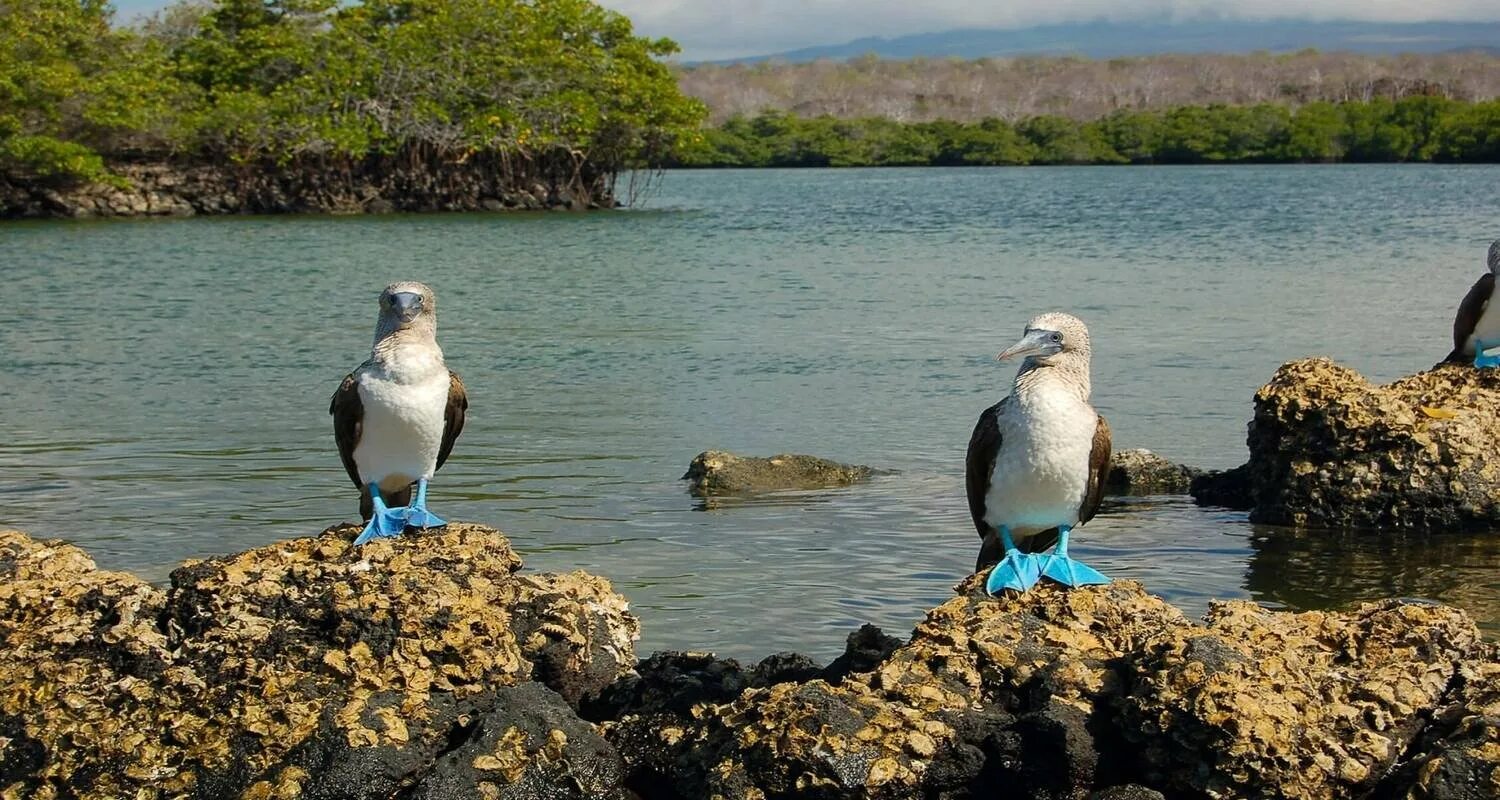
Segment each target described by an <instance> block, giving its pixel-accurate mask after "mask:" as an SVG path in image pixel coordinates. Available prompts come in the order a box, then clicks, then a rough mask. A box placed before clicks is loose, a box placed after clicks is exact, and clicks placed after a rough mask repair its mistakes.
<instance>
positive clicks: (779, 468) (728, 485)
mask: <svg viewBox="0 0 1500 800" xmlns="http://www.w3.org/2000/svg"><path fill="white" fill-rule="evenodd" d="M875 472H876V471H875V470H873V469H871V468H869V467H865V466H860V465H858V464H840V463H838V462H837V461H829V460H828V459H826V458H818V457H817V456H806V455H797V454H795V453H782V454H781V455H775V456H771V457H769V458H759V457H756V456H740V455H735V454H734V453H730V452H727V451H725V450H705V451H703V452H702V453H699V454H698V457H697V458H694V459H693V463H692V464H690V465H689V466H688V470H687V472H686V473H685V474H684V475H683V476H682V479H683V480H686V481H690V483H689V484H688V491H689V492H691V493H692V494H694V495H696V496H699V497H712V496H716V495H734V494H752V493H756V492H772V491H778V490H784V489H828V488H833V487H838V486H848V485H849V484H851V483H857V482H859V481H862V480H864V479H865V478H868V477H870V476H871V475H873V474H875Z"/></svg>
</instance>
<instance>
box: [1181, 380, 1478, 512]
mask: <svg viewBox="0 0 1500 800" xmlns="http://www.w3.org/2000/svg"><path fill="white" fill-rule="evenodd" d="M1248 443H1249V448H1250V460H1249V462H1248V463H1247V464H1246V465H1245V467H1243V468H1242V469H1243V470H1244V472H1243V473H1241V474H1242V476H1243V479H1244V480H1243V482H1242V487H1243V488H1242V490H1241V491H1238V492H1237V493H1236V492H1234V491H1232V489H1233V487H1230V486H1227V485H1226V484H1224V483H1219V484H1209V483H1206V484H1204V485H1203V486H1202V487H1201V491H1198V492H1195V494H1197V495H1200V499H1202V500H1203V502H1217V503H1218V504H1225V505H1235V503H1229V502H1222V501H1223V500H1224V499H1226V498H1227V499H1231V500H1233V499H1235V495H1236V494H1238V499H1239V501H1240V502H1239V503H1238V505H1241V506H1247V507H1249V508H1250V509H1251V513H1250V519H1251V520H1252V521H1254V522H1264V523H1270V524H1281V525H1310V526H1321V527H1384V528H1390V527H1399V528H1429V529H1437V528H1460V527H1461V528H1490V527H1494V526H1495V525H1497V524H1500V459H1496V458H1495V454H1496V453H1500V371H1497V370H1489V369H1486V370H1477V369H1474V368H1473V367H1471V366H1468V365H1464V364H1440V365H1438V366H1436V367H1434V368H1433V369H1431V370H1429V371H1427V372H1421V373H1418V374H1416V375H1412V376H1409V377H1406V378H1402V379H1401V380H1398V381H1395V382H1394V383H1390V384H1386V385H1384V386H1378V385H1375V384H1371V383H1370V382H1369V381H1367V380H1366V379H1365V378H1364V377H1363V376H1362V375H1360V374H1359V373H1357V372H1355V371H1354V370H1352V369H1349V368H1348V367H1345V366H1342V365H1339V364H1336V363H1334V362H1333V361H1330V360H1329V359H1326V358H1311V359H1304V360H1301V361H1293V362H1290V363H1287V364H1285V365H1283V366H1282V367H1281V368H1280V369H1279V370H1277V371H1276V374H1275V376H1273V377H1272V378H1271V381H1270V382H1269V383H1267V384H1266V385H1265V386H1264V387H1262V388H1261V389H1260V391H1258V392H1256V395H1255V418H1254V420H1253V421H1252V422H1251V424H1250V433H1249V437H1248ZM1226 489H1230V490H1231V491H1225V490H1226ZM1215 490H1218V494H1217V497H1218V500H1212V499H1208V498H1209V497H1213V496H1215V495H1213V494H1212V493H1213V492H1214V491H1215Z"/></svg>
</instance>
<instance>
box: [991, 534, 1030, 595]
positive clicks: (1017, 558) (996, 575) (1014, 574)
mask: <svg viewBox="0 0 1500 800" xmlns="http://www.w3.org/2000/svg"><path fill="white" fill-rule="evenodd" d="M1000 542H1001V544H1003V545H1004V546H1005V558H1002V559H1000V563H999V564H996V565H995V568H994V569H992V570H990V576H989V578H987V579H986V580H985V582H984V590H985V591H987V592H989V593H990V594H999V593H1000V592H1002V591H1004V590H1006V589H1015V590H1016V591H1018V592H1024V591H1026V590H1027V589H1030V588H1031V587H1033V586H1035V585H1036V582H1037V581H1038V580H1041V570H1040V568H1039V567H1038V566H1037V563H1036V556H1033V555H1030V554H1029V553H1023V552H1021V551H1020V550H1019V549H1017V548H1016V543H1015V542H1014V541H1012V540H1011V538H1010V528H1007V527H1005V526H1004V525H1001V526H1000Z"/></svg>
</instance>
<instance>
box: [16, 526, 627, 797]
mask: <svg viewBox="0 0 1500 800" xmlns="http://www.w3.org/2000/svg"><path fill="white" fill-rule="evenodd" d="M357 532H358V528H356V527H352V526H349V527H341V528H334V529H330V530H328V531H325V532H324V533H323V535H321V536H318V537H314V538H307V539H295V540H291V541H287V542H280V543H277V544H274V545H270V546H267V547H262V548H257V549H255V550H250V551H246V552H243V553H239V554H235V555H231V556H227V557H223V558H215V559H210V560H207V561H200V562H196V563H190V564H187V565H184V566H183V567H181V568H179V569H178V570H176V571H175V572H174V573H173V574H172V586H171V588H170V589H169V590H168V591H167V592H165V593H163V592H161V591H159V590H156V589H154V588H152V587H150V586H149V585H147V584H145V583H143V582H141V581H139V580H137V579H135V578H132V577H130V576H126V575H119V574H115V573H105V572H100V571H98V570H95V569H94V565H93V563H92V562H91V561H89V559H88V558H87V556H85V555H84V554H83V553H82V552H81V551H79V550H78V549H76V548H73V547H71V546H68V545H58V544H44V543H39V542H36V541H34V540H31V539H29V538H27V537H25V536H24V535H22V534H19V533H14V532H10V533H5V534H0V574H4V575H5V576H6V577H5V579H4V580H0V641H3V643H4V645H5V646H4V652H0V737H4V739H3V740H0V742H3V743H0V747H4V748H5V753H4V755H5V756H6V757H5V758H4V759H0V760H3V763H5V764H6V767H5V768H4V774H3V782H0V789H3V790H5V791H10V790H12V789H14V790H15V792H18V793H19V795H20V796H34V797H45V796H48V795H49V794H56V795H58V796H72V795H77V796H80V797H99V798H115V797H126V796H136V794H137V792H138V791H140V790H144V789H145V788H146V787H150V788H151V789H152V790H155V791H162V792H165V793H166V794H169V795H178V794H181V795H188V796H202V797H225V796H236V795H241V796H245V797H252V798H255V797H265V798H271V797H277V798H280V797H329V798H333V797H341V798H342V797H349V798H361V797H369V798H377V797H379V798H384V797H390V796H392V795H393V794H395V793H396V792H397V791H399V790H404V789H409V788H410V787H411V786H413V785H415V783H416V782H418V781H419V780H420V779H421V777H422V776H423V775H424V774H425V773H426V771H427V770H429V769H430V768H431V765H432V764H433V762H434V761H436V760H437V759H439V758H440V757H441V756H442V755H443V754H444V753H445V752H447V751H449V750H451V749H452V748H453V747H454V746H455V739H456V738H457V739H459V740H461V739H462V737H457V736H456V734H457V733H458V732H461V731H464V730H467V729H469V728H471V727H472V726H473V725H475V724H477V723H478V722H479V721H482V720H484V719H486V718H487V716H488V715H489V714H492V713H496V709H497V704H499V703H500V702H501V698H502V697H505V696H508V695H507V694H506V692H505V689H506V687H512V686H520V685H524V684H526V683H527V682H529V681H532V680H534V679H535V680H538V681H542V682H544V683H545V684H547V685H548V686H551V687H553V688H554V689H556V690H557V691H559V692H562V693H563V694H564V695H565V696H572V697H575V698H576V697H581V696H582V695H583V694H586V693H588V692H590V691H597V690H599V689H600V688H602V687H603V686H605V685H607V684H609V683H611V682H613V681H614V680H615V679H616V678H617V677H619V676H620V675H621V674H623V673H624V672H626V671H628V670H629V669H630V667H631V666H632V665H633V663H634V652H633V650H634V648H633V639H634V637H635V635H636V632H637V630H638V628H637V623H636V621H635V619H634V618H633V617H632V616H631V615H630V614H629V613H628V612H627V611H626V606H625V602H624V600H623V598H620V597H619V596H618V595H615V594H614V593H613V591H612V590H611V589H610V588H609V585H608V583H606V582H605V581H603V580H602V579H599V578H594V577H592V576H587V575H582V574H574V575H542V576H524V575H518V574H517V571H518V570H519V569H520V566H521V561H520V559H519V558H517V557H516V555H515V553H514V552H513V551H512V550H511V549H510V546H509V544H508V542H507V541H506V540H505V537H504V536H502V535H501V534H500V533H499V532H498V531H495V530H493V529H491V528H485V527H482V526H478V525H464V524H454V525H449V526H447V527H446V528H442V529H439V530H436V531H433V532H430V533H426V534H407V535H404V536H401V537H397V538H394V539H384V540H378V541H375V542H372V543H370V544H368V545H365V546H364V547H360V548H355V547H353V546H352V544H351V540H352V539H353V538H354V536H355V535H356V534H357ZM549 694H550V693H549ZM510 696H514V695H510ZM552 697H554V698H556V695H552ZM559 702H561V701H560V700H559ZM504 713H505V714H507V715H510V717H507V718H508V719H509V718H511V717H515V716H516V715H523V716H524V715H525V714H526V713H527V710H526V709H516V708H506V709H505V710H504ZM577 724H584V723H581V722H580V723H577ZM574 739H575V741H576V740H578V737H577V736H575V737H574ZM6 740H8V741H6ZM13 748H14V749H15V753H16V754H17V755H18V756H19V758H17V759H12V758H10V755H11V750H12V749H13ZM518 752H520V753H521V755H518V756H517V758H522V756H524V757H526V758H531V757H533V756H536V753H539V752H541V753H545V752H546V751H539V750H533V749H526V748H522V750H521V751H518ZM567 752H573V751H572V750H568V751H566V752H565V753H564V754H563V756H559V757H560V758H561V759H562V761H563V762H566V761H567V760H568V759H567V757H566V755H567ZM554 755H555V754H554ZM537 757H539V756H537ZM547 757H548V758H552V755H548V756H547ZM556 760H557V759H555V758H554V759H553V761H556ZM606 760H607V759H606ZM528 763H529V762H528ZM549 763H551V762H549ZM17 765H19V766H17ZM559 769H560V770H562V771H563V772H566V771H568V769H569V767H568V765H567V764H566V763H564V764H561V766H558V765H553V766H551V767H548V768H547V770H542V771H541V772H536V771H529V767H528V768H527V769H526V770H522V774H524V775H530V776H535V775H538V774H552V773H553V772H556V771H557V770H559ZM548 770H551V771H550V772H549V771H548ZM506 774H509V773H508V772H507V773H506ZM601 774H603V773H601ZM501 777H502V778H503V776H501ZM527 780H534V778H528V779H527ZM488 783H492V784H493V785H494V786H496V787H497V789H498V790H499V791H500V792H501V794H499V795H496V796H525V795H524V794H523V795H516V794H514V793H510V792H509V791H508V790H507V789H506V786H507V785H508V784H507V783H506V782H505V781H504V780H497V781H489V782H488ZM576 796H592V795H590V794H587V793H583V794H576Z"/></svg>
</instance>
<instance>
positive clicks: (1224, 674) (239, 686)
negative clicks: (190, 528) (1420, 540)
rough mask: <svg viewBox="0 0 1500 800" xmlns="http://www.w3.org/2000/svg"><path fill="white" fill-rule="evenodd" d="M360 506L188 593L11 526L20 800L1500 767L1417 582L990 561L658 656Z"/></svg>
mask: <svg viewBox="0 0 1500 800" xmlns="http://www.w3.org/2000/svg"><path fill="white" fill-rule="evenodd" d="M355 533H356V529H355V528H353V527H350V526H344V527H338V528H332V529H329V530H328V531H325V532H323V533H322V534H321V535H319V536H316V537H310V538H305V539H295V540H291V541H287V542H281V543H277V544H274V545H270V546H267V547H262V548H257V549H254V550H250V551H247V552H244V553H239V554H235V555H230V556H226V557H223V558H215V559H210V560H206V561H200V562H191V563H188V564H185V565H183V566H182V567H181V568H179V569H177V570H176V571H175V572H173V574H172V577H171V585H170V587H168V588H167V589H165V590H162V589H158V588H156V587H153V586H151V585H149V584H146V583H144V582H143V581H140V580H139V579H136V578H134V577H132V576H129V575H125V574H121V573H112V572H105V571H101V570H98V569H96V568H95V566H94V564H93V562H92V561H91V560H90V559H89V558H88V556H87V555H86V554H84V553H83V552H82V551H81V550H79V549H77V548H76V547H73V546H71V545H67V544H62V543H57V542H41V541H37V540H35V539H32V538H30V537H28V536H26V535H24V534H21V533H18V532H13V531H12V532H3V533H0V609H3V612H4V613H3V614H0V640H3V643H4V647H3V648H0V796H3V797H7V798H8V797H78V798H115V797H202V798H208V797H231V796H238V797H252V798H372V799H373V798H393V797H400V798H431V799H432V800H437V798H458V797H482V798H564V797H578V798H584V797H588V798H621V799H622V800H623V798H644V799H645V800H654V799H655V798H663V799H668V798H669V799H671V800H677V799H678V798H699V797H723V798H747V799H748V798H792V797H810V798H907V797H933V798H954V799H956V798H966V797H986V796H997V795H999V796H1017V797H1023V796H1024V797H1036V798H1085V797H1100V798H1104V797H1109V798H1154V797H1188V798H1196V797H1268V798H1269V797H1278V798H1324V797H1329V798H1332V797H1354V796H1359V797H1375V798H1397V797H1431V798H1480V797H1494V796H1496V790H1497V789H1500V650H1497V648H1496V647H1495V646H1494V645H1492V644H1489V643H1486V642H1484V641H1483V640H1482V639H1481V638H1480V636H1479V633H1478V631H1477V630H1476V629H1475V627H1474V625H1473V623H1472V622H1471V621H1470V620H1469V618H1468V617H1467V616H1466V615H1465V614H1464V613H1463V612H1462V611H1459V610H1457V609H1452V608H1446V607H1442V606H1434V605H1426V604H1416V603H1402V602H1398V601H1388V602H1383V603H1376V604H1370V605H1366V606H1362V607H1360V608H1359V609H1356V610H1353V611H1348V612H1338V613H1334V612H1309V613H1303V614H1292V613H1288V612H1278V611H1268V610H1264V609H1261V608H1259V607H1257V606H1255V605H1254V604H1251V603H1248V602H1230V603H1221V604H1217V605H1215V606H1214V607H1213V609H1212V610H1211V611H1210V612H1209V614H1208V616H1207V617H1206V619H1205V620H1204V621H1202V622H1194V621H1192V620H1189V619H1187V618H1186V617H1184V616H1183V615H1182V614H1181V613H1180V612H1179V611H1177V610H1176V609H1175V608H1173V607H1172V606H1171V605H1169V604H1168V603H1167V602H1166V601H1164V600H1162V599H1160V598H1157V597H1153V596H1151V595H1148V594H1146V593H1145V591H1144V590H1143V588H1142V587H1141V586H1140V585H1139V584H1136V583H1134V582H1129V581H1122V582H1118V583H1115V584H1112V585H1110V586H1105V587H1095V588H1088V589H1081V590H1075V591H1071V592H1066V591H1062V590H1059V589H1056V588H1052V587H1041V588H1039V589H1037V590H1034V591H1032V592H1029V593H1027V594H1025V595H1021V596H1018V597H1006V598H1001V599H995V598H990V597H987V596H985V595H984V593H983V591H982V589H981V586H982V584H981V582H980V581H979V580H977V579H969V580H967V581H965V582H964V583H962V584H961V585H960V586H959V587H957V594H956V596H955V597H954V598H953V599H951V600H949V601H948V602H946V603H944V604H942V605H941V606H939V607H937V608H935V609H932V610H931V611H929V612H928V614H927V616H926V618H925V619H924V620H923V621H922V622H921V623H920V624H918V625H917V627H916V629H915V631H914V632H913V633H912V635H911V637H910V638H909V639H907V640H905V641H903V640H899V639H895V638H893V637H889V636H886V635H884V634H882V633H881V632H879V631H878V630H875V629H873V628H869V627H866V628H865V629H862V630H860V631H857V632H855V633H854V634H852V635H851V636H850V638H849V642H848V646H847V648H846V652H845V654H844V655H843V656H842V657H840V658H839V659H837V660H836V661H835V662H833V663H832V664H829V665H826V666H823V665H819V664H816V663H814V662H812V661H811V660H810V659H807V658H806V657H803V656H798V655H795V654H777V655H773V656H769V657H767V658H766V659H765V660H763V661H761V662H760V663H759V664H756V665H754V666H753V667H749V668H746V667H742V666H741V665H740V664H738V663H736V662H734V661H729V660H720V659H717V658H715V657H713V656H712V655H711V654H706V653H658V654H655V655H653V656H651V657H649V658H647V659H645V660H643V661H640V662H637V661H636V657H635V652H634V641H635V639H636V637H637V634H638V631H639V623H638V621H637V620H636V618H635V617H634V616H633V615H632V614H631V613H630V612H629V610H628V604H627V602H626V599H625V598H624V597H622V596H620V595H619V594H617V593H615V592H614V591H613V589H612V588H611V587H610V585H609V583H608V582H607V581H605V580H604V579H602V578H598V577H594V576H590V575H586V574H584V573H570V574H566V575H549V574H531V573H526V572H523V571H522V570H521V561H520V559H519V558H518V557H517V556H516V554H515V553H514V552H513V551H512V550H511V548H510V546H509V543H508V542H507V540H506V539H505V537H504V536H503V535H502V534H501V533H500V532H499V531H496V530H493V529H490V528H486V527H483V526H479V525H469V524H455V525H451V526H449V527H448V528H446V529H442V530H440V531H434V532H431V533H427V534H408V535H406V536H403V537H400V538H398V539H394V540H383V541H379V542H376V543H373V544H371V545H368V546H366V547H364V548H354V547H352V545H351V540H352V538H353V536H354V535H355Z"/></svg>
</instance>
